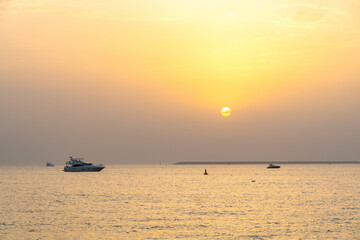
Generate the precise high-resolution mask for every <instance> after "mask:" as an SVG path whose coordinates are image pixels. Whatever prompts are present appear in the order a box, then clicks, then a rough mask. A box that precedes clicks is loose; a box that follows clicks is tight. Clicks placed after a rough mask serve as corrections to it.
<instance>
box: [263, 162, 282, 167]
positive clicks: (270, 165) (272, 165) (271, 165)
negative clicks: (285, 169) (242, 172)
mask: <svg viewBox="0 0 360 240" xmlns="http://www.w3.org/2000/svg"><path fill="white" fill-rule="evenodd" d="M266 168H280V166H278V165H274V164H272V163H270V164H269V166H267V167H266Z"/></svg>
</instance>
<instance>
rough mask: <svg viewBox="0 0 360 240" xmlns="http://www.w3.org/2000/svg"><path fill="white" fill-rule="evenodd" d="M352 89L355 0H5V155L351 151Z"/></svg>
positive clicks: (347, 156) (356, 152)
mask: <svg viewBox="0 0 360 240" xmlns="http://www.w3.org/2000/svg"><path fill="white" fill-rule="evenodd" d="M359 90H360V1H359V0H342V1H339V0H311V1H310V0H296V1H293V0H287V1H285V0H254V1H238V0H236V1H235V0H211V1H209V0H191V1H190V0H182V1H178V0H177V1H175V0H132V1H123V0H101V1H100V0H81V1H73V0H33V1H28V0H0V164H44V163H45V162H47V161H50V162H53V163H55V164H63V163H65V161H66V160H67V157H68V156H69V155H73V156H78V157H80V156H81V157H85V159H87V160H88V161H92V162H101V163H104V164H107V163H109V164H110V163H126V164H130V163H173V162H176V161H187V160H189V161H211V160H214V161H221V160H224V161H225V160H226V161H231V160H234V161H241V160H263V161H266V160H269V161H274V160H287V161H291V160H359V156H360V145H359V143H360V141H359V140H360V95H359V93H358V92H359ZM225 106H227V107H230V108H231V109H232V115H231V116H230V117H228V118H224V117H222V116H221V114H220V110H221V108H222V107H225Z"/></svg>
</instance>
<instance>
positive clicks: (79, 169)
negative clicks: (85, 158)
mask: <svg viewBox="0 0 360 240" xmlns="http://www.w3.org/2000/svg"><path fill="white" fill-rule="evenodd" d="M104 168H105V167H100V166H91V167H87V166H84V167H64V172H100V171H101V170H103V169H104Z"/></svg>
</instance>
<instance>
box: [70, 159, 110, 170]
mask: <svg viewBox="0 0 360 240" xmlns="http://www.w3.org/2000/svg"><path fill="white" fill-rule="evenodd" d="M69 158H70V160H69V161H68V162H66V165H65V167H64V172H100V171H101V170H103V169H104V168H105V166H104V165H102V164H99V165H93V164H92V163H87V162H84V159H83V158H73V157H69Z"/></svg>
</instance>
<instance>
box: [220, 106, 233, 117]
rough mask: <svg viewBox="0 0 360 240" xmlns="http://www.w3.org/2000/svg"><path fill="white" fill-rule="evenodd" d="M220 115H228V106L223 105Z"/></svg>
mask: <svg viewBox="0 0 360 240" xmlns="http://www.w3.org/2000/svg"><path fill="white" fill-rule="evenodd" d="M221 115H223V116H224V117H228V116H230V115H231V109H230V108H228V107H224V108H223V109H221Z"/></svg>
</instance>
